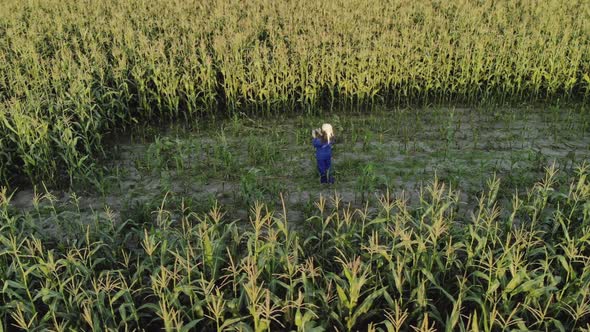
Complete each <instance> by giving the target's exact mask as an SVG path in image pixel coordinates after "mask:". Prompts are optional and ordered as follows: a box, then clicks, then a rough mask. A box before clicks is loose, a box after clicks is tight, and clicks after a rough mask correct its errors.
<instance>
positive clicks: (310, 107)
mask: <svg viewBox="0 0 590 332" xmlns="http://www.w3.org/2000/svg"><path fill="white" fill-rule="evenodd" d="M589 38H590V4H589V3H588V1H585V0H572V1H559V0H547V1H541V0H523V1H511V0H479V1H471V0H459V1H438V0H419V1H408V0H395V1H383V0H369V1H364V0H363V1H358V0H351V1H303V0H293V1H270V0H255V1H238V0H230V1H225V0H224V1H201V0H186V1H178V0H175V1H168V0H166V1H163V0H155V1H144V0H124V1H113V0H98V1H73V0H66V1H57V0H30V1H17V0H5V1H2V2H1V3H0V183H14V182H20V181H23V180H26V181H27V182H32V183H37V182H38V181H40V180H45V181H47V182H49V183H51V182H59V181H61V179H63V178H65V179H69V180H70V181H73V179H74V178H77V179H81V178H84V177H89V176H91V174H90V173H91V172H92V169H93V166H94V162H93V160H95V157H97V156H100V155H101V152H103V143H104V139H105V136H108V135H112V133H113V132H117V131H118V130H121V129H122V128H126V127H129V126H135V125H145V124H146V123H150V124H153V123H160V122H167V121H171V120H178V119H180V120H185V121H194V120H197V119H199V118H200V117H202V116H221V115H228V114H235V113H238V112H246V113H252V114H262V115H266V114H270V113H274V114H276V113H279V114H280V113H284V112H316V111H317V110H322V109H327V110H338V111H342V110H365V109H371V108H373V107H374V106H375V105H408V104H418V103H420V104H421V103H427V104H430V103H436V104H445V103H463V104H480V103H487V102H494V103H495V102H500V103H512V102H518V103H520V102H554V101H587V100H588V96H589V94H590V77H589V75H590V55H589V54H590V42H589Z"/></svg>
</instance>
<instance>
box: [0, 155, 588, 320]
mask: <svg viewBox="0 0 590 332" xmlns="http://www.w3.org/2000/svg"><path fill="white" fill-rule="evenodd" d="M556 172H557V171H556V170H555V168H549V169H547V173H546V175H545V177H544V179H542V180H541V181H539V182H538V183H537V184H535V185H534V187H533V188H531V189H530V190H528V191H527V192H525V193H524V194H523V193H522V192H521V194H520V195H517V194H515V195H514V196H513V198H512V200H511V201H510V202H500V201H498V200H497V193H498V190H499V188H500V186H501V183H500V182H501V181H500V180H499V179H497V178H495V177H493V178H491V179H490V180H489V181H488V188H487V189H486V190H484V191H483V192H482V193H481V195H480V196H479V200H478V203H477V204H476V205H475V206H471V207H465V206H464V205H463V204H462V202H461V201H460V200H459V198H458V197H459V196H458V195H457V193H456V192H454V191H453V190H451V189H450V188H448V187H446V186H445V185H444V184H443V183H441V182H439V181H437V180H434V181H433V182H432V183H431V184H430V185H429V186H427V187H425V188H423V190H422V191H421V192H422V194H421V195H420V197H419V200H418V201H417V202H414V203H411V202H408V201H407V199H406V198H404V195H403V194H396V195H393V194H390V193H389V192H385V193H384V194H383V195H381V196H380V197H378V199H376V200H375V201H374V204H371V205H369V204H368V205H367V206H366V208H363V209H353V208H351V207H350V206H349V205H348V204H344V203H343V202H342V200H341V198H340V197H339V196H338V194H335V195H334V196H333V197H330V198H325V197H322V196H320V197H319V199H318V200H317V201H316V203H315V207H316V210H315V213H314V214H313V215H312V216H311V217H309V218H308V219H307V220H306V221H305V224H304V225H303V227H301V225H300V226H298V227H294V225H291V224H290V223H292V221H289V220H287V218H286V217H285V215H287V213H286V211H285V210H284V207H283V208H281V205H280V204H279V206H278V210H277V211H272V210H269V209H268V208H267V207H266V206H265V205H263V204H260V203H256V204H254V205H253V207H252V210H251V213H250V217H249V221H245V220H244V221H233V222H231V221H229V220H227V218H225V217H224V213H223V211H222V209H221V208H220V207H218V206H217V205H213V207H212V209H211V211H210V212H208V213H201V212H199V211H192V210H191V208H190V207H189V206H187V205H185V204H184V200H182V199H180V198H179V197H176V198H175V197H173V196H168V195H167V196H166V197H164V199H163V200H162V202H161V204H159V208H157V209H156V210H155V211H153V213H150V210H147V211H145V209H143V210H142V209H138V210H136V213H135V214H134V215H132V216H131V217H130V218H126V219H124V221H123V222H119V221H118V217H117V216H116V214H115V213H114V212H113V211H111V210H110V209H108V208H107V209H105V211H104V212H97V213H96V214H95V215H94V216H93V217H90V218H89V217H83V215H81V214H80V213H79V212H72V211H65V212H60V211H59V210H58V209H56V208H55V207H54V206H53V204H52V202H53V200H54V198H53V197H52V196H51V195H45V196H36V197H35V207H36V208H35V210H36V211H35V210H33V212H31V213H24V214H23V213H18V212H16V211H14V210H12V208H11V207H10V205H9V201H10V197H9V195H8V194H7V193H6V190H4V191H3V192H2V195H1V196H0V225H2V226H1V228H0V230H1V232H0V282H1V284H0V286H1V287H0V322H1V324H2V325H3V326H4V328H5V329H11V328H13V327H18V328H21V329H23V330H30V331H41V330H48V329H51V330H54V331H65V330H77V331H79V330H91V329H93V330H118V331H124V330H134V329H146V330H155V329H156V328H163V329H165V330H166V331H188V330H191V329H192V330H207V331H214V330H216V331H222V330H241V331H280V330H289V331H295V330H297V331H323V330H330V331H333V330H336V329H337V330H339V331H356V330H363V331H364V330H368V331H412V330H413V331H435V330H439V331H442V330H445V331H500V330H513V329H516V330H528V329H531V330H535V331H589V330H590V323H589V322H590V251H589V249H588V248H589V245H590V178H589V176H590V173H589V172H590V168H589V167H588V166H587V165H583V166H581V167H579V168H577V172H576V173H577V175H575V176H574V177H573V178H571V179H570V180H569V181H568V180H559V181H558V180H556V179H557V178H558V177H557V176H556ZM559 178H560V179H562V177H559ZM73 202H74V204H75V202H76V198H75V197H74V198H73ZM142 211H143V212H142ZM88 219H91V220H88ZM42 220H45V222H42ZM47 223H49V224H52V225H54V227H55V229H53V231H54V232H55V233H56V234H58V236H57V237H52V236H50V235H49V234H50V233H51V232H47V231H43V230H41V229H39V227H40V225H43V224H47ZM2 325H0V327H1V326H2Z"/></svg>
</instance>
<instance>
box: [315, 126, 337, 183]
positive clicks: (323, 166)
mask: <svg viewBox="0 0 590 332" xmlns="http://www.w3.org/2000/svg"><path fill="white" fill-rule="evenodd" d="M312 136H313V141H312V144H313V146H314V148H315V158H316V161H317V166H318V172H319V173H320V183H334V177H333V176H332V174H331V172H330V168H331V166H332V144H333V140H334V131H333V129H332V125H330V124H329V123H324V124H323V125H322V127H321V128H317V129H314V130H313V131H312Z"/></svg>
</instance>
